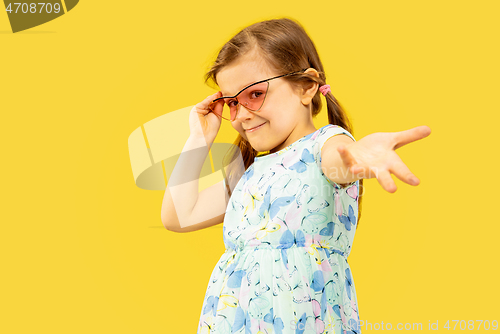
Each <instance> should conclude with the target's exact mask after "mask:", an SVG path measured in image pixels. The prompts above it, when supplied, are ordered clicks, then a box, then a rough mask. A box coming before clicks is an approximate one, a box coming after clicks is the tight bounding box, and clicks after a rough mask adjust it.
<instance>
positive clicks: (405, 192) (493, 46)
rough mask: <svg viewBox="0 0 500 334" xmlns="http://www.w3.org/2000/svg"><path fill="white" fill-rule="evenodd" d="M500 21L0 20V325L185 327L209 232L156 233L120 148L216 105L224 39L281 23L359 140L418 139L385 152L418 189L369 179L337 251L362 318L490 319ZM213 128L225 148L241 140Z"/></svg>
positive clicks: (477, 16)
mask: <svg viewBox="0 0 500 334" xmlns="http://www.w3.org/2000/svg"><path fill="white" fill-rule="evenodd" d="M499 10H500V5H499V3H498V2H497V1H493V0H491V1H476V2H474V3H472V2H470V1H430V0H424V1H418V2H416V1H412V2H406V1H396V0H394V1H366V0H365V1H349V2H348V1H325V2H319V1H316V2H307V1H306V2H304V1H273V2H271V1H250V2H247V1H244V2H236V1H217V2H206V1H195V2H186V1H179V2H176V3H172V2H170V1H147V2H145V1H142V2H141V1H96V0H92V1H91V0H84V1H81V2H80V3H79V4H78V5H77V6H76V7H75V8H74V9H73V10H72V11H71V12H69V13H68V14H66V15H64V16H62V17H60V18H58V19H56V20H54V21H51V22H48V23H46V24H44V25H42V26H39V27H35V28H33V29H31V30H27V31H25V32H20V33H17V34H12V33H11V32H10V26H9V22H8V19H7V14H6V13H5V12H1V13H0V49H1V52H0V64H1V72H0V111H1V115H2V119H1V124H2V129H1V131H0V136H1V141H2V150H1V159H2V164H1V174H2V187H1V188H2V209H1V210H0V212H1V222H2V224H1V226H2V231H1V234H0V238H1V242H0V245H1V246H0V247H1V249H0V250H1V254H2V256H1V274H0V280H1V285H0V286H1V289H2V291H1V298H0V300H1V308H2V310H1V314H2V320H1V321H0V332H2V333H42V332H43V333H45V332H47V333H49V332H50V333H195V332H196V328H197V325H198V320H199V316H200V313H201V306H202V303H203V297H204V294H205V290H206V287H207V284H208V279H209V277H210V274H211V272H212V270H213V268H214V266H215V264H216V263H217V261H218V259H219V257H220V256H221V255H222V253H223V252H224V244H223V240H222V224H221V225H219V226H216V227H212V228H209V229H205V230H200V231H197V232H192V233H187V234H177V233H173V232H170V231H167V230H165V229H164V228H163V226H162V224H161V221H160V210H161V202H162V199H163V192H162V191H145V190H142V189H140V188H138V187H137V186H136V185H135V184H134V180H133V177H132V171H131V167H130V160H129V155H128V147H127V139H128V136H129V135H130V133H131V132H132V131H133V130H134V129H136V128H137V127H139V126H141V125H142V124H144V123H146V122H148V121H150V120H151V119H154V118H156V117H158V116H161V115H163V114H165V113H168V112H169V111H173V110H177V109H180V108H183V107H185V106H189V105H193V104H195V103H197V102H199V101H201V100H202V99H204V98H205V97H206V96H208V95H210V94H213V93H215V90H214V89H213V88H211V87H208V86H206V85H204V83H203V74H204V73H205V71H206V70H207V68H208V66H209V65H210V62H211V60H213V59H214V57H215V55H216V52H217V51H218V49H219V48H220V47H221V46H222V45H223V43H224V42H225V41H227V40H228V39H229V38H230V37H231V36H232V35H234V34H235V33H236V32H237V31H239V29H241V28H243V27H245V26H247V25H249V24H251V23H254V22H256V21H259V20H264V19H270V18H278V17H283V16H287V17H292V18H295V19H297V20H299V21H300V22H301V23H302V24H303V26H304V27H305V28H306V30H307V32H308V33H309V34H310V36H311V37H312V39H313V41H314V42H315V44H316V46H317V48H318V51H319V53H320V56H321V58H322V61H323V63H324V65H325V67H326V72H327V78H328V81H329V82H328V83H329V84H330V85H331V87H332V92H333V94H334V95H335V96H336V97H337V98H338V99H339V101H340V102H341V103H342V104H343V106H344V107H345V109H346V110H347V112H348V113H349V115H350V116H351V119H352V121H353V123H354V136H355V137H356V139H358V140H359V139H360V138H362V137H364V136H366V135H368V134H370V133H373V132H392V131H401V130H406V129H409V128H412V127H415V126H419V125H428V126H429V127H430V128H431V129H432V133H431V135H430V136H429V137H427V138H425V139H423V140H421V141H417V142H415V143H412V144H409V145H406V146H404V147H402V148H400V149H398V150H397V153H398V154H399V155H400V157H401V158H402V159H403V161H404V162H405V163H406V164H407V165H408V167H409V168H410V169H411V170H412V172H414V173H415V174H416V175H417V177H419V178H420V180H421V184H420V185H419V186H417V187H413V186H410V185H407V184H405V183H403V182H401V181H400V180H399V179H397V178H396V177H394V176H393V178H394V179H395V180H396V184H397V186H398V190H397V191H396V192H395V193H394V194H390V193H388V192H385V191H384V190H383V189H382V187H381V186H380V185H379V184H378V182H377V180H375V179H370V180H366V181H365V185H366V194H365V197H364V201H363V211H362V217H361V221H360V227H359V229H358V230H357V234H356V238H355V241H354V245H353V250H352V253H351V255H350V257H349V263H350V265H351V268H352V271H353V279H354V283H355V286H356V289H357V293H358V301H359V310H360V317H361V319H362V320H365V321H369V322H371V323H381V322H382V321H383V322H384V323H392V324H393V327H394V326H396V324H397V323H407V322H410V323H413V322H421V323H422V324H423V328H424V331H427V327H428V323H429V320H431V321H432V322H436V321H439V325H440V328H441V330H440V331H446V330H445V329H442V326H443V325H444V322H445V321H446V320H448V319H450V320H451V319H456V320H471V319H472V320H474V319H482V320H490V321H492V320H494V319H496V320H500V315H499V313H498V310H499V307H498V300H499V297H500V289H499V287H498V281H499V274H498V255H500V254H499V253H500V252H499V242H498V235H499V231H500V228H499V225H498V223H499V219H498V215H497V214H495V210H496V209H497V208H498V203H497V202H498V198H499V197H498V194H497V193H496V190H497V188H498V185H499V184H498V183H499V182H498V176H497V170H498V164H497V157H496V154H497V153H498V144H499V140H498V134H499V124H500V123H499V116H498V115H499V112H500V108H499V106H500V103H499V102H498V97H499V96H498V95H499V77H500V68H499V62H498V59H500V52H499V45H498V36H499V32H500V27H499V23H498V22H499V21H498V13H499ZM2 11H3V6H2ZM325 124H327V119H326V112H325V110H323V111H322V113H321V117H319V118H318V119H317V120H316V126H317V128H318V127H320V126H323V125H325ZM221 131H222V133H221V135H220V137H218V138H217V141H219V142H224V141H230V140H231V139H232V138H234V137H235V135H236V133H235V130H233V129H232V128H231V126H230V124H224V125H223V128H222V130H221ZM165 145H168V143H165ZM361 330H362V332H366V333H368V332H371V331H367V330H365V328H364V327H361ZM457 330H458V329H457ZM483 331H484V330H482V329H481V330H480V332H483Z"/></svg>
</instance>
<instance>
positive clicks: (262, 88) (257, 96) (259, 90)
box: [238, 82, 269, 111]
mask: <svg viewBox="0 0 500 334" xmlns="http://www.w3.org/2000/svg"><path fill="white" fill-rule="evenodd" d="M268 87H269V83H268V82H261V83H259V84H256V85H253V86H250V87H248V88H247V89H245V90H244V91H242V92H241V93H240V95H239V96H238V100H239V101H240V103H241V105H242V106H244V107H245V108H247V109H249V110H252V111H257V110H259V109H260V107H261V106H262V103H264V99H265V98H266V94H267V88H268Z"/></svg>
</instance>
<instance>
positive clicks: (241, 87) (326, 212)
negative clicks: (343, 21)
mask: <svg viewBox="0 0 500 334" xmlns="http://www.w3.org/2000/svg"><path fill="white" fill-rule="evenodd" d="M210 79H211V80H213V81H214V82H215V83H216V84H217V85H218V86H219V88H220V91H219V92H217V93H216V94H214V95H211V96H209V97H207V98H206V99H205V100H204V101H202V102H200V103H198V104H196V106H195V107H194V108H193V109H192V111H191V114H190V128H191V135H190V137H189V139H188V141H187V143H186V145H185V147H184V150H183V153H182V154H181V157H180V158H179V160H178V162H177V164H176V167H175V169H174V172H173V173H172V176H171V178H170V180H169V186H168V187H167V189H166V191H165V197H164V201H163V207H162V220H163V224H164V225H165V227H166V228H167V229H169V230H171V231H176V232H189V231H196V230H199V229H202V228H206V227H209V226H213V225H216V224H220V223H224V225H223V240H224V243H225V246H226V251H225V253H224V254H223V255H222V256H221V258H220V260H219V262H218V263H217V265H216V266H215V268H214V270H213V272H212V275H211V277H210V280H209V282H208V288H207V291H206V295H205V299H204V302H203V306H202V310H201V316H200V321H199V324H198V331H197V333H198V334H201V333H224V334H226V333H227V334H230V333H267V334H271V333H277V334H281V333H284V334H288V333H315V334H319V333H330V334H333V333H336V334H340V333H342V334H344V333H360V328H359V327H360V324H359V321H360V317H359V310H358V302H357V296H356V289H355V286H354V281H353V276H352V273H351V269H350V267H349V264H348V262H347V257H348V256H349V253H350V251H351V246H352V243H353V239H354V234H355V231H356V229H357V227H358V225H359V224H358V222H359V217H360V209H361V197H362V196H361V195H362V194H360V188H362V182H363V178H373V177H376V178H377V180H378V182H379V183H380V185H381V186H382V187H383V188H384V189H385V190H387V191H389V192H394V191H395V190H396V187H395V183H394V181H393V179H392V178H391V175H390V173H393V174H394V175H396V176H397V177H398V178H399V179H400V180H402V181H403V182H406V183H408V184H410V185H417V184H418V183H419V181H418V179H417V178H416V177H415V176H414V175H413V174H412V173H411V172H410V170H409V169H408V167H406V165H405V164H404V163H403V162H402V161H401V159H400V158H399V156H398V155H397V154H396V153H395V151H394V150H395V149H397V148H399V147H401V146H403V145H405V144H407V143H410V142H413V141H416V140H418V139H421V138H424V137H426V136H428V135H429V134H430V129H429V128H428V127H427V126H420V127H416V128H413V129H410V130H406V131H401V132H395V133H374V134H371V135H368V136H366V137H364V138H362V139H360V140H359V141H356V140H355V139H354V137H353V135H352V133H353V131H352V127H351V125H350V122H349V120H348V118H347V116H346V113H345V112H344V110H343V109H342V108H341V106H340V104H339V103H338V101H337V100H336V99H335V97H334V96H333V95H332V93H331V91H330V87H329V86H328V85H327V84H326V76H325V73H324V71H323V65H322V63H321V61H320V59H319V56H318V53H317V51H316V48H315V46H314V44H313V42H312V41H311V39H310V38H309V36H308V35H307V33H306V32H305V30H304V29H303V28H302V26H301V25H300V24H298V23H297V22H295V21H293V20H290V19H279V20H269V21H264V22H259V23H255V24H253V25H251V26H249V27H247V28H245V29H243V30H242V31H241V32H239V33H238V34H236V35H235V36H234V37H233V38H232V39H231V40H230V41H229V42H227V43H226V44H225V45H224V46H223V47H222V49H221V50H220V52H219V54H218V57H217V59H216V61H215V63H214V64H213V66H212V67H211V69H210V71H209V72H208V73H207V74H206V81H208V80H210ZM321 95H323V96H324V97H325V98H326V101H327V109H328V110H327V112H328V120H329V123H330V124H328V125H325V126H323V127H321V128H320V129H316V128H315V126H314V124H313V117H315V116H316V115H317V114H318V113H319V111H320V110H321ZM222 121H229V122H231V125H232V126H233V127H234V129H236V131H238V133H239V136H238V139H237V140H236V142H235V148H238V149H237V150H235V151H234V152H233V156H232V158H231V161H236V160H237V159H235V157H240V161H241V162H242V164H243V166H242V167H243V168H242V169H240V170H238V168H229V169H228V170H229V172H228V173H227V177H226V178H225V180H224V181H222V182H220V183H217V184H215V185H214V186H212V187H209V188H207V189H205V190H204V191H202V192H201V193H199V194H198V182H186V181H180V180H181V179H183V180H196V178H197V177H198V176H199V175H200V171H201V168H202V165H203V162H204V161H205V159H206V157H207V154H208V149H209V147H210V146H211V144H212V143H213V142H214V140H215V137H216V135H217V133H218V131H219V128H220V125H221V122H222ZM195 148H201V150H195ZM203 148H205V149H203ZM188 152H189V161H187V160H186V159H187V158H186V154H187V153H188ZM193 152H198V153H196V154H194V153H193ZM228 165H229V164H228ZM231 165H234V164H231ZM174 182H175V187H173V186H172V185H173V184H174ZM174 203H175V206H174Z"/></svg>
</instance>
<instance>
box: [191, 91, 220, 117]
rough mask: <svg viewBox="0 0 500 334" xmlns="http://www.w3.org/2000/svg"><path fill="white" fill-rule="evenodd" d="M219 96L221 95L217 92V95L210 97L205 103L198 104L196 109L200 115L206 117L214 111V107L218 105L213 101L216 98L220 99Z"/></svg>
mask: <svg viewBox="0 0 500 334" xmlns="http://www.w3.org/2000/svg"><path fill="white" fill-rule="evenodd" d="M219 94H220V92H217V93H215V94H212V95H209V96H207V97H206V98H205V99H204V100H203V101H201V102H200V103H198V104H197V105H196V109H197V110H198V113H200V114H203V115H206V114H208V113H209V112H210V111H213V110H214V107H215V106H216V105H215V104H214V103H213V102H212V101H213V100H215V99H216V98H218V97H219ZM217 102H218V101H217ZM217 102H216V103H217Z"/></svg>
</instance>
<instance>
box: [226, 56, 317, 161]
mask: <svg viewBox="0 0 500 334" xmlns="http://www.w3.org/2000/svg"><path fill="white" fill-rule="evenodd" d="M254 50H255V49H254ZM281 74H283V73H275V72H273V71H271V70H270V69H269V67H268V66H267V64H266V63H265V61H264V60H263V59H262V57H260V55H259V54H258V53H257V52H255V51H252V52H249V53H247V54H245V55H243V56H241V57H239V58H238V59H236V60H235V61H234V62H233V63H231V64H230V65H228V66H226V67H224V68H223V69H222V70H221V71H220V72H219V73H218V74H217V83H218V85H219V87H220V89H221V92H222V96H233V95H235V94H236V93H238V92H239V91H240V90H241V89H243V88H244V87H246V86H248V85H250V84H252V83H254V82H257V81H260V80H265V79H268V78H271V77H274V76H278V75H281ZM316 90H317V89H316ZM309 95H311V93H309V94H307V93H306V94H305V95H304V93H302V90H294V89H293V87H292V86H291V85H290V83H288V82H287V81H286V80H285V79H283V78H278V79H273V80H271V81H269V89H268V91H267V96H266V98H265V100H264V104H263V105H262V107H261V109H260V110H259V111H256V112H252V111H250V110H248V109H246V108H245V107H244V106H243V105H238V108H239V109H238V115H237V117H236V119H235V120H234V121H232V122H231V124H232V126H233V127H234V128H235V129H236V130H237V131H238V132H239V133H240V135H241V136H242V137H243V138H244V139H246V140H247V141H248V142H249V143H250V144H251V145H252V147H253V148H254V149H255V150H257V151H259V152H264V151H270V152H271V153H274V152H276V151H279V150H281V149H283V148H285V147H287V146H288V145H290V144H292V143H294V142H295V141H297V140H299V139H300V138H302V137H303V136H305V135H308V134H310V133H312V132H314V131H316V128H315V127H314V124H313V121H312V116H311V112H310V101H311V99H312V96H314V94H312V96H309ZM304 102H305V104H304ZM257 126H259V128H257V129H255V130H251V129H252V128H255V127H257Z"/></svg>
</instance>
